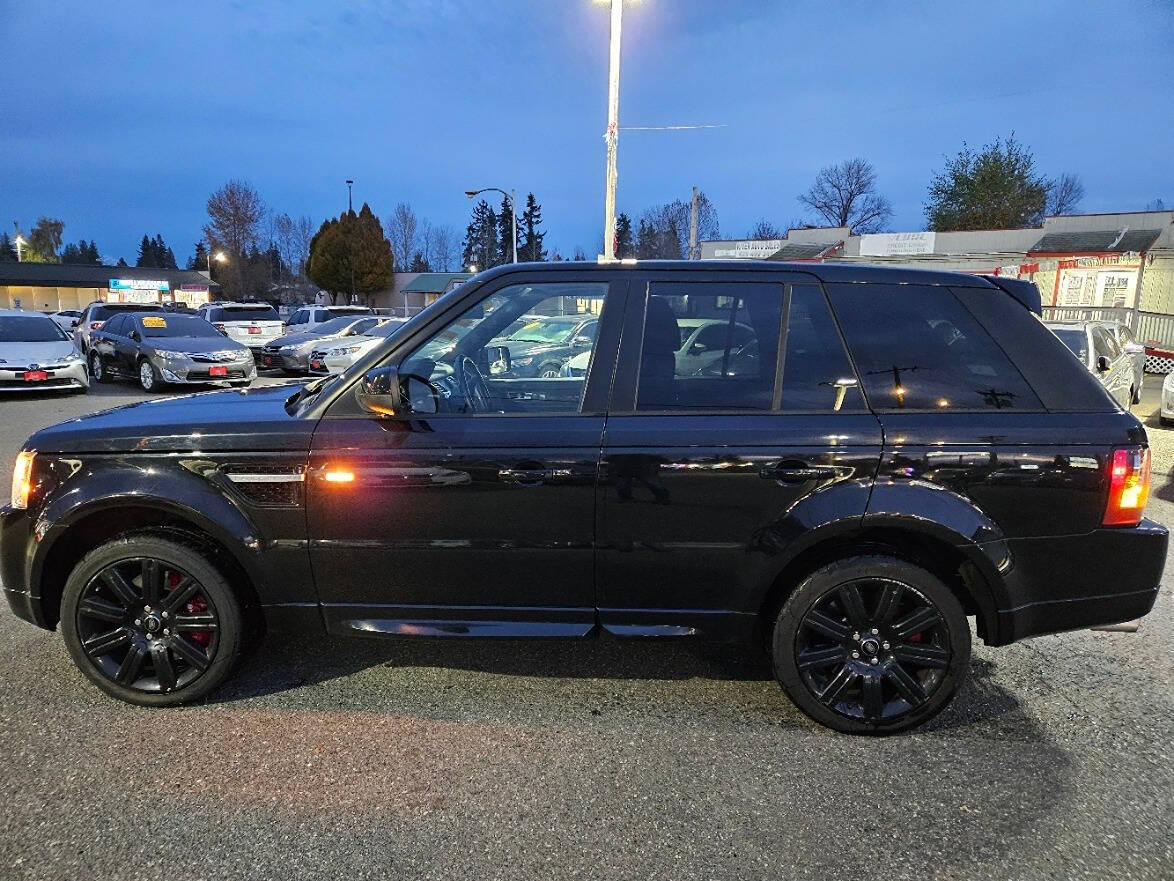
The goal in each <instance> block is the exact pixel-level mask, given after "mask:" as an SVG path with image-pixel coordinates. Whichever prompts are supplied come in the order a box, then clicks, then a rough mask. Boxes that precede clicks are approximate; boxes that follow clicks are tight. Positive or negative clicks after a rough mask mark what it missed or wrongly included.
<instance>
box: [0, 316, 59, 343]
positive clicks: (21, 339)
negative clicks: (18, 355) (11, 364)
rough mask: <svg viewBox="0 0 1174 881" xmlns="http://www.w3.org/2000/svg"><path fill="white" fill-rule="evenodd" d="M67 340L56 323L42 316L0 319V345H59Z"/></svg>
mask: <svg viewBox="0 0 1174 881" xmlns="http://www.w3.org/2000/svg"><path fill="white" fill-rule="evenodd" d="M68 339H69V337H68V336H66V335H65V331H63V330H62V329H61V328H60V327H58V326H57V322H55V321H54V320H53V319H52V318H48V317H46V316H43V315H30V316H28V317H27V318H26V317H24V316H22V315H18V316H6V317H3V318H0V343H60V342H64V341H67V340H68Z"/></svg>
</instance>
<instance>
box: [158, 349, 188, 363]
mask: <svg viewBox="0 0 1174 881" xmlns="http://www.w3.org/2000/svg"><path fill="white" fill-rule="evenodd" d="M155 356H156V357H158V358H162V359H163V360H164V361H179V360H181V359H182V358H186V357H187V356H186V355H184V353H183V352H170V351H165V350H160V349H156V350H155Z"/></svg>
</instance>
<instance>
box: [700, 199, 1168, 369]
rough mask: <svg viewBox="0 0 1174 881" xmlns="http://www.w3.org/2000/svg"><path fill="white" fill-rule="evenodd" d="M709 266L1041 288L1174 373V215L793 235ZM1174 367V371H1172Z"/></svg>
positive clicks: (735, 246) (725, 246)
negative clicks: (893, 274)
mask: <svg viewBox="0 0 1174 881" xmlns="http://www.w3.org/2000/svg"><path fill="white" fill-rule="evenodd" d="M701 256H702V258H713V259H732V260H746V259H767V260H787V261H797V262H804V261H813V262H824V261H828V262H834V261H848V262H853V263H879V264H900V265H902V266H922V267H926V268H933V269H950V270H956V271H960V272H972V273H979V274H985V275H1005V276H1010V277H1012V278H1022V279H1027V280H1029V281H1034V282H1035V283H1036V285H1037V286H1038V287H1039V290H1040V296H1041V298H1042V300H1043V303H1044V306H1045V309H1046V314H1048V315H1049V316H1055V317H1062V318H1071V319H1077V318H1093V319H1112V320H1117V321H1122V322H1124V323H1126V324H1128V325H1129V326H1130V327H1132V328H1133V329H1134V331H1135V332H1136V333H1137V335H1138V337H1139V338H1140V339H1142V340H1143V341H1145V343H1146V346H1147V348H1149V349H1150V352H1151V357H1152V366H1154V367H1156V368H1159V369H1162V368H1164V369H1170V367H1171V366H1174V211H1134V212H1122V213H1112V214H1073V215H1063V216H1058V217H1048V218H1045V220H1044V223H1043V226H1042V227H1030V228H1025V229H1000V230H968V231H963V232H937V233H935V232H896V233H878V234H873V235H859V236H857V235H852V233H851V231H850V230H848V229H847V228H843V227H821V228H815V229H792V230H790V231H788V233H787V236H786V238H784V239H774V240H764V241H719V242H702V244H701ZM1167 361H1169V362H1170V363H1169V364H1167V363H1166V362H1167Z"/></svg>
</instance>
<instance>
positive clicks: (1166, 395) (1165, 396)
mask: <svg viewBox="0 0 1174 881" xmlns="http://www.w3.org/2000/svg"><path fill="white" fill-rule="evenodd" d="M1158 418H1159V420H1160V421H1161V423H1162V424H1163V425H1167V426H1169V425H1174V373H1167V374H1166V378H1165V379H1164V380H1162V409H1161V410H1159V411H1158Z"/></svg>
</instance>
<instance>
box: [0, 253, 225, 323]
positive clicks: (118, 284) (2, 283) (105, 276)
mask: <svg viewBox="0 0 1174 881" xmlns="http://www.w3.org/2000/svg"><path fill="white" fill-rule="evenodd" d="M219 291H220V285H218V284H217V283H216V282H214V281H212V280H211V279H209V278H208V276H207V275H206V274H204V273H203V272H196V271H195V270H188V269H149V268H146V267H134V266H81V265H77V266H75V265H71V264H64V263H0V309H28V310H30V311H38V312H58V311H60V310H62V309H81V308H84V307H85V306H86V305H87V304H89V303H92V302H93V301H94V300H104V301H106V302H110V303H159V302H183V303H189V304H191V305H192V306H197V305H199V304H200V303H207V302H208V300H209V299H210V298H213V297H215V296H216V295H217V294H218V293H219Z"/></svg>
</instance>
